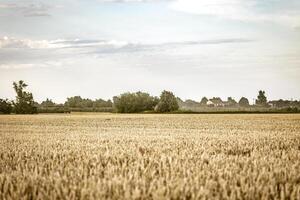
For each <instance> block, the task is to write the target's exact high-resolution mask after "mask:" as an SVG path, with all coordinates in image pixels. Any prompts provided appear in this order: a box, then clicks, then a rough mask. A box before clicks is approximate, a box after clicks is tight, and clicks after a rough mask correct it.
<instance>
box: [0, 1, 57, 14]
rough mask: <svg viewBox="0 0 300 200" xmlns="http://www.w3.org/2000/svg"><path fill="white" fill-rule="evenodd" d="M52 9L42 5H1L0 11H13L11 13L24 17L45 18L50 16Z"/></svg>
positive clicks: (32, 3)
mask: <svg viewBox="0 0 300 200" xmlns="http://www.w3.org/2000/svg"><path fill="white" fill-rule="evenodd" d="M51 8H52V7H51V6H49V5H46V4H44V3H41V2H38V3H34V2H31V3H2V4H0V9H6V10H10V11H13V13H20V14H22V15H23V16H24V17H45V16H50V14H49V11H50V9H51Z"/></svg>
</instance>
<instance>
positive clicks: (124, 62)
mask: <svg viewBox="0 0 300 200" xmlns="http://www.w3.org/2000/svg"><path fill="white" fill-rule="evenodd" d="M18 80H24V81H25V82H26V83H27V84H28V85H29V86H28V90H29V91H31V92H32V93H33V95H34V98H35V100H36V101H38V102H41V101H43V100H45V99H46V98H50V99H52V100H54V101H55V102H58V103H62V102H64V101H65V100H66V98H67V97H70V96H75V95H80V96H82V97H84V98H91V99H96V98H103V99H111V98H112V97H113V96H115V95H119V94H121V93H124V92H136V91H144V92H148V93H150V94H153V95H156V96H158V95H159V94H160V92H161V91H162V90H171V91H173V92H174V94H175V95H176V96H179V97H180V98H182V99H193V100H197V101H200V100H201V98H202V97H203V96H206V97H208V98H211V97H221V98H223V99H224V100H225V99H226V98H227V97H229V96H230V97H234V98H235V99H236V100H239V99H240V98H241V97H242V96H244V97H247V98H249V100H250V102H252V101H253V98H256V96H257V93H258V90H261V89H262V90H265V91H266V95H267V97H268V99H270V100H271V99H273V100H274V99H280V98H283V99H292V98H293V99H297V100H300V1H299V0H51V1H46V0H39V1H37V0H0V98H8V99H13V98H14V97H15V94H14V91H13V88H12V83H13V81H18Z"/></svg>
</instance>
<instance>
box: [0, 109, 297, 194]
mask: <svg viewBox="0 0 300 200" xmlns="http://www.w3.org/2000/svg"><path fill="white" fill-rule="evenodd" d="M0 199H43V200H44V199H46V200H47V199H249V200H250V199H300V115H284V114H282V115H270V114H267V115H254V114H252V115H209V114H207V115H152V114H145V115H144V114H136V115H120V114H72V115H32V116H16V115H9V116H0Z"/></svg>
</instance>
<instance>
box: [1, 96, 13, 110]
mask: <svg viewBox="0 0 300 200" xmlns="http://www.w3.org/2000/svg"><path fill="white" fill-rule="evenodd" d="M11 111H12V104H11V102H9V101H8V100H7V99H0V114H10V113H11Z"/></svg>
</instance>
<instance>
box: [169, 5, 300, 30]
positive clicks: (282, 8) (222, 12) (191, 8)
mask: <svg viewBox="0 0 300 200" xmlns="http://www.w3.org/2000/svg"><path fill="white" fill-rule="evenodd" d="M299 6H300V4H299V3H298V2H297V1H295V0H291V1H290V2H283V3H282V2H280V1H258V0H251V1H250V0H248V1H247V0H209V1H208V0H177V1H175V2H173V3H171V4H170V8H171V9H173V10H176V11H181V12H186V13H190V14H197V15H210V16H216V17H219V18H225V19H233V20H242V21H244V20H245V21H273V22H279V23H283V24H288V25H293V26H294V25H297V24H299V21H300V7H299Z"/></svg>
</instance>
